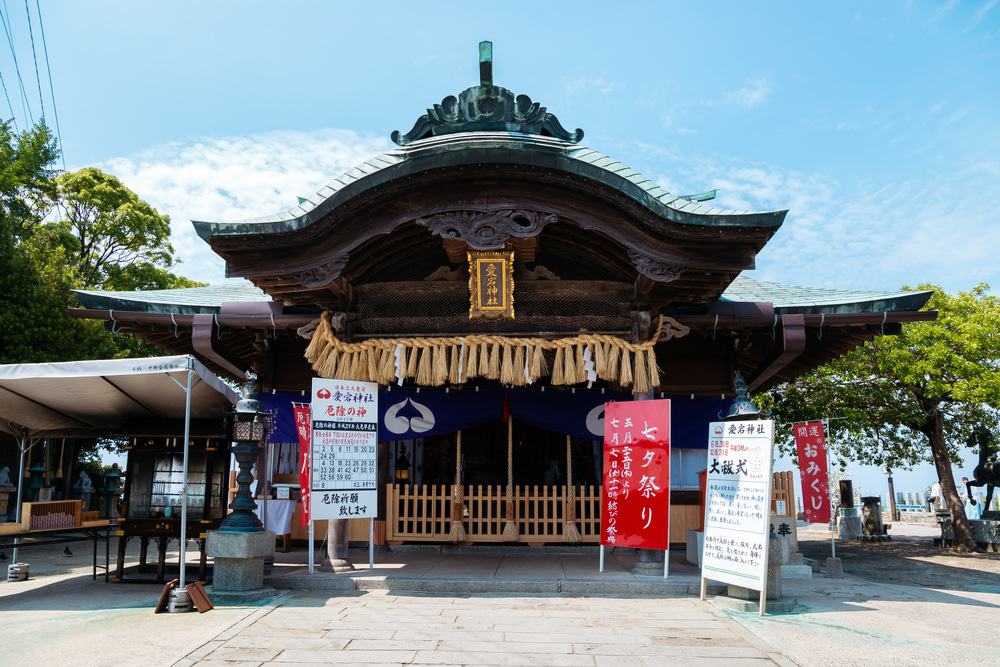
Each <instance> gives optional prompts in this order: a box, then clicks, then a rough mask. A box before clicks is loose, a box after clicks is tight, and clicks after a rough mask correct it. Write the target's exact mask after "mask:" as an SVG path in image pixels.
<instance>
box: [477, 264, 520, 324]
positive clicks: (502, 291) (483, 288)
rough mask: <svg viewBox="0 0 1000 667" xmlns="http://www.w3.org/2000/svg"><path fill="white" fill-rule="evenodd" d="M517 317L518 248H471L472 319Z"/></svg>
mask: <svg viewBox="0 0 1000 667" xmlns="http://www.w3.org/2000/svg"><path fill="white" fill-rule="evenodd" d="M481 317H486V318H496V319H499V318H507V319H511V320H512V319H514V251H513V250H471V251H469V319H470V320H474V319H478V318H481Z"/></svg>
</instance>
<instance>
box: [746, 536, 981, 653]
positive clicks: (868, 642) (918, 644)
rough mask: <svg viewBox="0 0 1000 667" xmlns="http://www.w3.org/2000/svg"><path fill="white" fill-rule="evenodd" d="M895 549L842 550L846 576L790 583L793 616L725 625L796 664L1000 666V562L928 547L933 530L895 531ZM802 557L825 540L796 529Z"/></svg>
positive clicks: (884, 545) (880, 545) (848, 546)
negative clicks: (794, 604)
mask: <svg viewBox="0 0 1000 667" xmlns="http://www.w3.org/2000/svg"><path fill="white" fill-rule="evenodd" d="M891 534H892V535H893V538H892V541H891V542H851V543H847V542H842V543H839V544H838V545H837V555H838V556H841V557H842V558H843V563H844V569H845V571H846V572H847V575H848V576H847V577H846V578H844V579H826V578H822V577H819V578H816V579H812V580H786V581H785V582H784V584H783V588H784V593H785V595H787V596H790V597H794V598H796V600H797V601H798V603H799V606H798V607H797V608H796V609H795V611H794V612H792V613H787V614H775V615H768V616H767V617H765V618H760V617H759V616H756V615H754V614H737V613H729V614H728V615H729V617H730V618H732V619H733V620H735V621H737V622H739V623H740V624H741V625H743V626H744V627H745V628H747V629H748V630H750V631H751V632H753V633H754V634H755V635H757V636H758V637H760V638H761V639H762V640H763V641H765V642H767V643H768V644H770V645H771V646H775V647H777V650H780V651H781V653H782V654H783V655H786V656H787V657H788V658H789V659H791V660H794V661H795V662H797V663H798V664H801V665H836V666H837V667H848V666H850V665H870V664H874V663H885V664H892V665H936V666H942V665H996V664H1000V633H998V632H997V629H996V628H997V621H998V620H1000V585H998V578H997V577H998V572H1000V556H998V555H997V554H955V553H954V552H951V551H948V550H942V549H940V548H936V547H934V546H933V543H932V538H933V537H934V536H935V535H938V534H940V531H938V530H937V529H936V528H933V527H926V526H914V525H908V524H901V523H897V524H894V525H893V527H892V530H891ZM799 545H800V549H801V550H802V552H803V553H806V554H812V555H813V556H814V557H817V558H826V557H827V556H828V555H829V553H830V552H829V549H830V542H829V533H826V534H825V535H824V534H822V532H821V531H813V530H803V529H802V528H801V527H800V529H799Z"/></svg>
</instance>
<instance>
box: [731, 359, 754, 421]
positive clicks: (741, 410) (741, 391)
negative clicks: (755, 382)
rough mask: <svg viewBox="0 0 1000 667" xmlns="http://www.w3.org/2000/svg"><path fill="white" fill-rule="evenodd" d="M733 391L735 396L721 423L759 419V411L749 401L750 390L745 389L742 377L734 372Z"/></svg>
mask: <svg viewBox="0 0 1000 667" xmlns="http://www.w3.org/2000/svg"><path fill="white" fill-rule="evenodd" d="M733 389H735V390H736V396H735V397H734V398H733V402H732V403H731V404H730V405H729V412H728V413H727V414H726V416H725V417H723V418H722V421H745V420H753V419H760V418H761V414H760V410H759V409H757V406H756V405H754V404H753V401H751V400H750V390H749V389H747V383H746V381H744V379H743V375H742V374H741V373H740V372H739V371H736V374H735V375H734V377H733Z"/></svg>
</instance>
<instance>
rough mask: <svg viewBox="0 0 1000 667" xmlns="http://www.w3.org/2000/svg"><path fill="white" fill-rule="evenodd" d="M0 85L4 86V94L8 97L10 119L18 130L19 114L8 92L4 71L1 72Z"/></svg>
mask: <svg viewBox="0 0 1000 667" xmlns="http://www.w3.org/2000/svg"><path fill="white" fill-rule="evenodd" d="M0 85H2V86H3V96H4V97H6V98H7V108H8V109H10V120H11V122H13V123H14V129H15V130H17V129H18V128H17V114H15V113H14V105H13V104H11V103H10V95H9V94H8V93H7V82H6V81H4V80H3V73H2V72H0Z"/></svg>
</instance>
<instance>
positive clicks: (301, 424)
mask: <svg viewBox="0 0 1000 667" xmlns="http://www.w3.org/2000/svg"><path fill="white" fill-rule="evenodd" d="M292 412H293V413H294V415H295V431H296V432H297V433H298V434H299V492H300V493H301V494H302V512H301V513H300V515H299V524H300V525H302V526H308V525H309V500H310V499H309V489H311V488H312V486H311V485H310V484H309V471H310V470H311V467H310V465H309V451H310V449H312V448H311V447H310V437H309V436H310V431H309V430H310V427H311V425H312V410H311V409H310V407H309V404H308V403H292Z"/></svg>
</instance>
